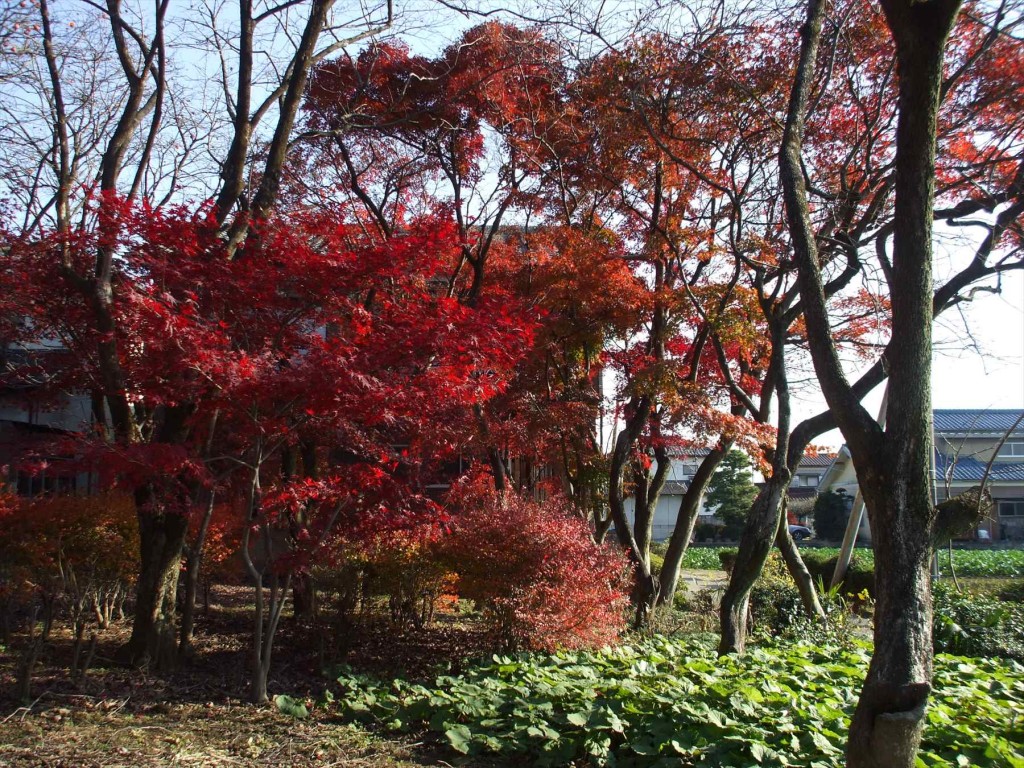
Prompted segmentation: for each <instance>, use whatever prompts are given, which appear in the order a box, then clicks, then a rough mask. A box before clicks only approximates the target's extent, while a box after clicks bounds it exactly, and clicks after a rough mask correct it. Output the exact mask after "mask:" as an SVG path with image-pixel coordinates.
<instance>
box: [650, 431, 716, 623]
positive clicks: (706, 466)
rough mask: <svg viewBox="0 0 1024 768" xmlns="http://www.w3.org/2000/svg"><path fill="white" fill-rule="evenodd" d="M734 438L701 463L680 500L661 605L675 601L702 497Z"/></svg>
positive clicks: (664, 572)
mask: <svg viewBox="0 0 1024 768" xmlns="http://www.w3.org/2000/svg"><path fill="white" fill-rule="evenodd" d="M732 445H733V441H732V440H730V441H728V442H727V443H725V444H723V445H720V446H718V447H717V448H715V449H714V450H713V451H711V452H710V453H709V454H708V455H707V456H705V457H704V460H703V461H702V462H701V463H700V466H699V467H697V471H696V472H694V474H693V479H692V480H690V485H689V487H688V488H687V489H686V493H684V494H683V499H682V501H680V502H679V512H678V514H677V515H676V524H675V527H674V528H673V529H672V536H671V538H670V539H669V541H668V549H667V550H666V551H665V563H664V565H662V567H661V573H660V574H659V578H658V582H659V587H660V588H659V591H658V605H672V601H673V600H674V599H675V596H676V589H677V588H678V586H679V572H680V571H681V570H682V567H683V558H685V557H686V550H687V548H688V547H689V546H690V539H691V538H693V529H694V527H695V526H696V525H697V516H698V513H699V512H700V500H701V499H702V498H703V496H704V491H705V489H707V487H708V482H710V480H711V476H712V475H713V474H715V469H717V468H718V465H719V464H721V463H722V459H724V458H725V455H726V454H727V453H729V449H731V448H732Z"/></svg>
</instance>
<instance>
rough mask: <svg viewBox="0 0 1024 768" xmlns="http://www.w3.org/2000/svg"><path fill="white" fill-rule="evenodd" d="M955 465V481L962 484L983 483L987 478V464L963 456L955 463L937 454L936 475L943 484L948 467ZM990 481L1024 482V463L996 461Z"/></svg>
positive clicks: (949, 458)
mask: <svg viewBox="0 0 1024 768" xmlns="http://www.w3.org/2000/svg"><path fill="white" fill-rule="evenodd" d="M951 463H952V464H953V478H952V479H953V481H954V482H960V483H971V482H978V483H980V482H981V479H982V478H983V477H984V476H985V466H986V464H987V462H984V461H978V460H977V459H975V458H972V457H969V456H961V457H960V458H959V459H957V460H956V462H955V463H953V460H952V458H951V457H947V456H943V455H942V454H941V453H938V452H936V454H935V473H936V475H937V476H938V478H939V482H940V483H941V482H942V480H943V478H945V477H946V472H947V467H949V465H950V464H951ZM989 480H991V481H993V482H996V481H999V482H1004V483H1006V482H1024V462H1012V463H1011V462H1006V461H995V462H993V463H992V471H991V473H990V474H989Z"/></svg>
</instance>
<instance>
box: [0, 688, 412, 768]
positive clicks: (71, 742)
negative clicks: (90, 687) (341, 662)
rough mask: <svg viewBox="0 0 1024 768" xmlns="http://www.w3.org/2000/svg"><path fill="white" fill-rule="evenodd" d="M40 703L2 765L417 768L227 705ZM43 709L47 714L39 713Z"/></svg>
mask: <svg viewBox="0 0 1024 768" xmlns="http://www.w3.org/2000/svg"><path fill="white" fill-rule="evenodd" d="M50 703H51V702H48V701H40V702H39V703H38V704H37V707H36V708H33V711H31V712H29V713H27V714H25V716H24V717H22V716H16V717H14V718H12V719H11V720H9V721H8V722H6V723H4V724H3V725H0V766H19V767H20V766H26V767H27V766H69V767H70V766H82V767H83V768H85V767H87V766H96V767H97V768H119V767H120V766H124V767H125V768H150V767H152V768H156V767H157V766H173V765H182V766H229V765H231V766H243V765H244V766H300V767H304V766H352V767H353V768H355V767H356V766H368V767H373V768H377V767H378V766H379V767H380V768H384V767H385V766H399V767H401V766H412V765H417V764H421V763H413V762H411V758H410V753H409V748H408V747H407V746H404V745H400V744H398V743H396V742H393V741H385V740H381V739H377V738H374V737H372V736H370V735H368V734H367V733H365V732H363V731H359V730H357V729H354V728H350V727H348V726H344V725H339V724H337V723H332V722H330V721H324V720H319V721H318V720H315V719H314V720H309V721H296V720H291V719H289V718H286V717H284V716H283V715H280V714H278V713H277V712H276V711H274V710H271V709H266V708H264V709H255V708H253V707H247V706H232V705H223V704H209V705H202V704H187V703H186V704H182V703H174V704H169V705H156V706H155V707H150V708H146V707H140V708H137V711H134V712H133V711H129V710H128V709H127V706H125V707H122V706H121V705H122V704H127V702H124V701H122V702H118V701H116V700H113V699H107V700H91V699H78V700H74V699H64V700H56V703H57V706H46V704H50ZM40 705H43V706H44V707H45V708H43V709H41V710H40V709H39V706H40Z"/></svg>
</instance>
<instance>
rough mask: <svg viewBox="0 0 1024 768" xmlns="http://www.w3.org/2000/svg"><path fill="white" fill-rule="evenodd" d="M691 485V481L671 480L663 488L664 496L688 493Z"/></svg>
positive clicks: (662, 493)
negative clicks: (687, 490) (678, 481)
mask: <svg viewBox="0 0 1024 768" xmlns="http://www.w3.org/2000/svg"><path fill="white" fill-rule="evenodd" d="M689 487H690V484H689V483H677V482H675V481H670V482H667V483H665V487H664V488H662V489H661V495H662V496H682V495H683V494H685V493H686V489H687V488H689Z"/></svg>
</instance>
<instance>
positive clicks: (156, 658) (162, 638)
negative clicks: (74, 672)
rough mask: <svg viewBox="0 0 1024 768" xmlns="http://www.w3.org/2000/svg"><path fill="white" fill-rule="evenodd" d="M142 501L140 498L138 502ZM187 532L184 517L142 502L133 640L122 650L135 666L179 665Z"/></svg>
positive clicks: (169, 666)
mask: <svg viewBox="0 0 1024 768" xmlns="http://www.w3.org/2000/svg"><path fill="white" fill-rule="evenodd" d="M139 501H141V499H138V498H137V499H136V503H139ZM187 531H188V519H187V517H186V516H185V515H183V514H173V513H169V512H159V513H154V512H149V511H147V510H146V508H145V503H144V502H143V503H142V504H140V505H139V545H140V552H141V555H142V559H141V570H140V573H139V580H138V583H137V585H136V591H135V614H134V620H133V622H132V635H131V639H130V640H129V641H128V643H127V645H125V647H124V648H122V649H121V652H120V654H121V657H122V659H123V660H124V661H125V662H126V663H128V664H131V665H132V666H136V667H138V666H148V667H149V668H150V669H153V670H159V671H166V670H169V669H171V668H173V666H174V663H175V660H176V656H177V652H176V632H175V627H174V614H175V601H176V599H177V592H178V575H179V573H180V571H181V557H182V553H183V551H184V546H185V534H186V533H187Z"/></svg>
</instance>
